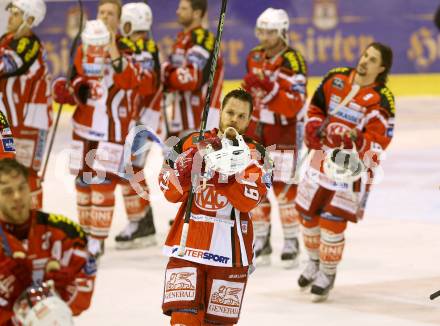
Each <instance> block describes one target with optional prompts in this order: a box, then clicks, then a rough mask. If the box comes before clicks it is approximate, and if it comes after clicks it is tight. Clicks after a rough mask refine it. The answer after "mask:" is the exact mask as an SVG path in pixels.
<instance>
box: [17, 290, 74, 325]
mask: <svg viewBox="0 0 440 326" xmlns="http://www.w3.org/2000/svg"><path fill="white" fill-rule="evenodd" d="M14 313H15V318H16V319H17V320H18V321H19V322H20V324H21V325H23V326H54V325H60V326H61V325H63V326H72V325H73V318H72V311H71V310H70V308H69V306H68V305H67V304H66V303H65V302H64V301H63V300H62V299H61V298H60V297H59V296H58V295H57V294H56V292H55V290H54V286H53V281H48V282H43V283H41V284H39V285H33V286H31V287H29V288H27V289H26V291H24V292H23V293H22V294H21V296H20V297H19V298H18V299H17V300H16V301H15V304H14Z"/></svg>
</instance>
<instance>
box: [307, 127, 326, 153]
mask: <svg viewBox="0 0 440 326" xmlns="http://www.w3.org/2000/svg"><path fill="white" fill-rule="evenodd" d="M321 129H322V121H321V120H311V121H308V122H307V123H306V126H305V137H304V141H305V143H306V145H307V147H308V148H309V149H315V150H319V149H321V148H322V136H321Z"/></svg>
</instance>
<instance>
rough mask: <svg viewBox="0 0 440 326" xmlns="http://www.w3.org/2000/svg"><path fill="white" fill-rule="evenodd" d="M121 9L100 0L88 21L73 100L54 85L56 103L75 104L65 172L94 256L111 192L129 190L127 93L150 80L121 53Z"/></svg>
mask: <svg viewBox="0 0 440 326" xmlns="http://www.w3.org/2000/svg"><path fill="white" fill-rule="evenodd" d="M121 7H122V6H121V2H120V1H119V0H100V2H99V4H98V14H97V18H98V19H97V20H93V21H88V22H87V24H86V26H85V28H84V30H83V32H82V35H81V40H82V44H81V46H80V47H79V48H78V50H77V53H76V57H75V75H74V78H73V81H72V87H73V90H74V96H73V97H72V96H71V94H70V93H69V92H67V91H66V89H65V83H66V82H65V80H60V81H58V82H57V83H55V85H54V86H53V87H54V93H55V95H56V98H55V100H56V101H57V102H60V103H72V102H73V103H75V102H76V104H77V108H76V110H75V112H74V114H73V147H72V155H71V160H70V169H71V171H72V173H74V174H75V175H77V178H76V190H77V207H78V216H79V221H80V224H81V226H82V227H83V228H84V230H85V231H86V232H87V233H88V234H89V235H90V239H89V241H88V245H89V250H90V252H91V253H92V254H94V255H95V256H96V257H98V256H100V255H101V254H102V253H103V248H104V240H105V239H106V238H107V237H108V234H109V231H110V226H111V222H112V219H113V210H114V205H115V196H114V192H115V188H116V186H117V184H122V185H123V186H127V187H130V185H129V184H128V182H127V180H125V179H123V178H121V176H124V177H125V168H124V164H123V162H122V161H123V156H124V155H123V152H124V143H125V139H126V136H127V134H128V131H129V128H130V126H131V124H132V121H133V117H134V116H135V112H133V106H132V105H130V100H131V94H132V92H134V91H136V92H138V91H139V92H143V91H144V88H143V87H141V84H142V83H141V79H142V78H143V77H145V79H143V81H144V82H145V83H148V80H147V79H149V78H150V76H147V75H145V74H141V73H140V72H139V71H138V68H137V66H136V65H135V64H134V62H133V60H132V58H131V56H130V55H128V54H126V53H124V52H123V51H122V50H121V49H120V46H121V45H120V42H118V41H119V37H118V36H117V34H116V33H117V30H118V27H119V23H120V21H119V20H120V14H121ZM123 193H125V194H127V198H126V199H127V200H126V202H125V203H126V207H128V208H129V209H131V207H130V206H131V205H132V204H131V203H130V201H131V195H132V192H131V190H130V189H128V190H127V188H126V189H125V190H123ZM127 203H128V205H127ZM142 205H145V203H142Z"/></svg>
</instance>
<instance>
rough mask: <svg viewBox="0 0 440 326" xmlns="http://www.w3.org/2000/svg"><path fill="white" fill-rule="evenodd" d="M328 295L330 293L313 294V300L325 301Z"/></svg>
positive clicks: (317, 301)
mask: <svg viewBox="0 0 440 326" xmlns="http://www.w3.org/2000/svg"><path fill="white" fill-rule="evenodd" d="M328 295H329V293H327V294H323V295H318V294H312V302H314V303H319V302H324V301H326V300H327V298H328Z"/></svg>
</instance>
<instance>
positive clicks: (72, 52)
mask: <svg viewBox="0 0 440 326" xmlns="http://www.w3.org/2000/svg"><path fill="white" fill-rule="evenodd" d="M78 4H79V9H80V17H79V27H78V34H76V36H75V38H74V39H73V42H72V46H71V48H70V60H71V64H70V67H69V71H68V74H67V81H66V89H67V88H69V86H70V82H71V80H72V75H73V69H74V66H75V65H74V63H73V60H74V55H75V53H76V48H77V46H78V41H79V38H80V36H81V32H82V29H83V19H84V9H83V3H82V0H78ZM63 105H64V104H61V105H60V107H59V108H58V112H57V116H56V118H55V122H54V125H53V127H52V134H51V136H50V141H49V147H48V148H47V154H46V159H45V160H44V166H43V171H42V172H41V182H44V178H45V177H46V170H47V165H48V163H49V158H50V154H51V153H52V148H53V143H54V142H55V136H56V133H57V130H58V125H59V121H60V117H61V112H62V111H63Z"/></svg>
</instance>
